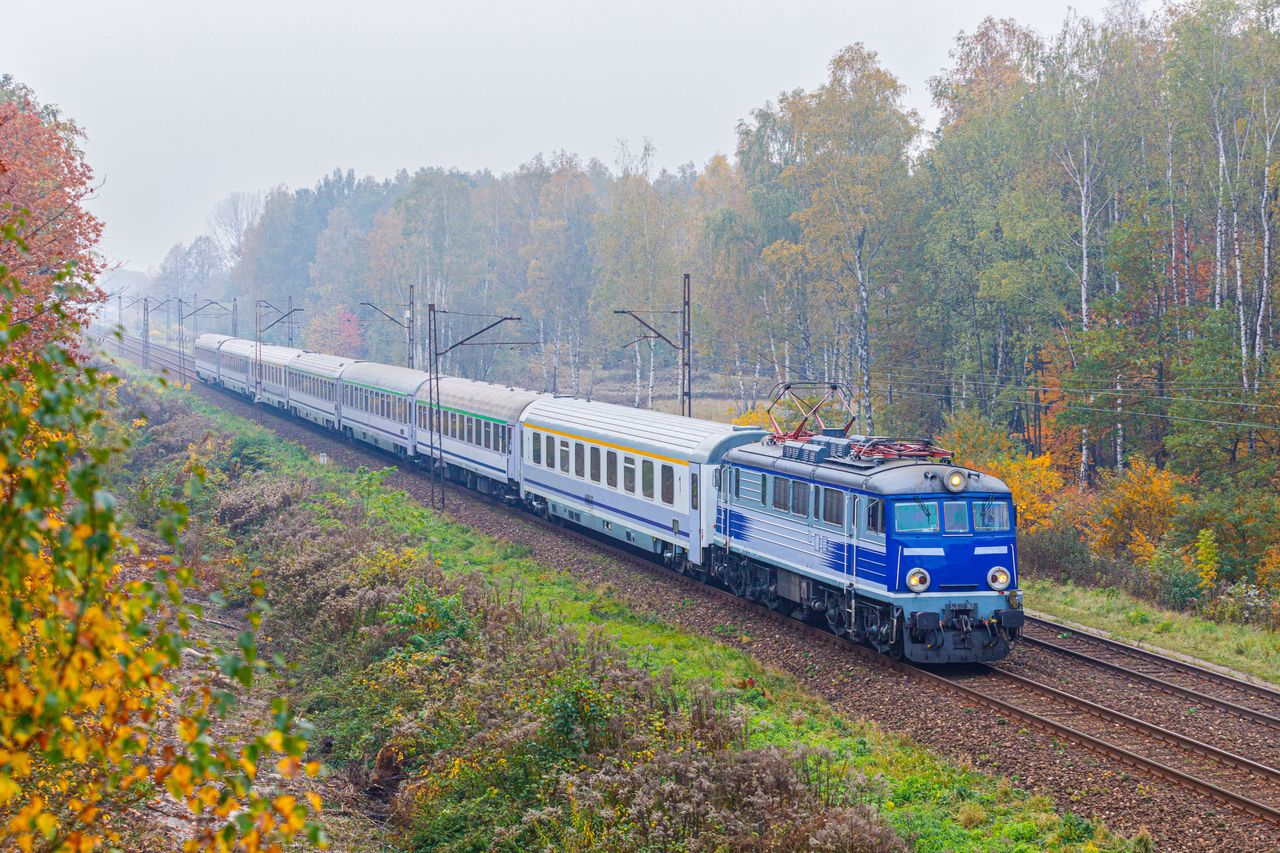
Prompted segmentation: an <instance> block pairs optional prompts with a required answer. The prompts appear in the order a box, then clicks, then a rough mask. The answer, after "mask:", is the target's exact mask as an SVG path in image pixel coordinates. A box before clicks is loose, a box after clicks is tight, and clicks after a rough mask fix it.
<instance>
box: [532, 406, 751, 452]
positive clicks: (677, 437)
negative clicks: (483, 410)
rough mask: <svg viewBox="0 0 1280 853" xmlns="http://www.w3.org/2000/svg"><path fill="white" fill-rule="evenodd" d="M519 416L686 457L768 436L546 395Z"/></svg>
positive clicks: (566, 432)
mask: <svg viewBox="0 0 1280 853" xmlns="http://www.w3.org/2000/svg"><path fill="white" fill-rule="evenodd" d="M520 421H521V423H523V424H525V425H526V426H529V427H533V428H534V429H538V428H543V429H548V430H554V431H556V432H558V433H561V434H564V435H568V436H574V437H582V438H589V439H596V440H599V441H602V442H607V443H611V444H616V445H620V446H622V447H623V448H625V449H634V450H638V451H641V452H642V453H645V454H647V455H651V456H660V457H666V458H673V459H679V460H684V461H688V462H707V461H708V460H710V459H713V458H714V459H718V458H719V456H720V454H721V453H723V452H724V451H725V450H727V449H728V448H730V447H734V446H736V445H739V444H743V443H745V442H751V441H758V440H759V439H760V438H761V436H763V435H764V432H763V431H761V430H757V429H749V430H743V429H737V428H735V427H733V426H732V425H730V424H722V423H717V422H716V421H704V420H702V419H701V418H684V417H680V416H679V415H669V414H667V413H665V412H655V411H651V410H648V409H633V408H631V407H630V406H618V405H615V404H613V403H594V402H591V401H589V400H579V399H577V398H574V397H548V396H545V395H543V396H541V397H539V399H537V400H535V401H533V402H532V403H530V404H529V407H528V408H527V409H525V411H524V415H523V416H522V417H521V419H520Z"/></svg>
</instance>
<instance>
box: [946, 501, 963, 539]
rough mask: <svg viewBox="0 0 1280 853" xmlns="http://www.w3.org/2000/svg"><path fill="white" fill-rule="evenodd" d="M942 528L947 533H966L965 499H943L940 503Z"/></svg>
mask: <svg viewBox="0 0 1280 853" xmlns="http://www.w3.org/2000/svg"><path fill="white" fill-rule="evenodd" d="M942 529H943V530H945V531H946V532H947V533H968V532H969V504H968V503H966V502H965V501H944V502H943V504H942Z"/></svg>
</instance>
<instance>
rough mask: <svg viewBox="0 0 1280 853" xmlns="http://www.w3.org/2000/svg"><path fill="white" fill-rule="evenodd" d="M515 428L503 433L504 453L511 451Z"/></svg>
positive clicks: (505, 430)
mask: <svg viewBox="0 0 1280 853" xmlns="http://www.w3.org/2000/svg"><path fill="white" fill-rule="evenodd" d="M512 429H513V427H511V426H508V427H506V428H505V429H503V431H502V451H503V452H504V453H506V452H507V451H509V450H511V437H512Z"/></svg>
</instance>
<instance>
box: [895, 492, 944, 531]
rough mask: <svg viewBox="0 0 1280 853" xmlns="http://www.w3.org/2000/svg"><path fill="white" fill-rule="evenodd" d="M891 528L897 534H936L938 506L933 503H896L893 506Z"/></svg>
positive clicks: (914, 501) (913, 501)
mask: <svg viewBox="0 0 1280 853" xmlns="http://www.w3.org/2000/svg"><path fill="white" fill-rule="evenodd" d="M893 528H894V530H896V531H898V532H899V533H937V532H938V505H937V504H936V503H934V502H933V501H920V500H910V501H898V502H896V503H895V504H894V505H893Z"/></svg>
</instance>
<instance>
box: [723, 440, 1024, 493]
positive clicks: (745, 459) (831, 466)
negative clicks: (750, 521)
mask: <svg viewBox="0 0 1280 853" xmlns="http://www.w3.org/2000/svg"><path fill="white" fill-rule="evenodd" d="M725 461H726V462H729V463H731V464H734V465H747V466H750V467H753V468H762V469H764V470H766V471H772V472H774V473H777V474H784V475H791V476H793V477H804V478H806V479H809V480H817V481H819V482H823V483H833V484H835V485H841V486H850V487H852V488H855V489H861V490H862V491H864V492H871V493H873V494H881V495H926V494H937V493H942V494H946V495H950V494H952V493H951V492H948V491H947V490H946V489H945V488H944V487H943V485H942V478H944V477H945V476H946V475H947V473H948V472H950V471H954V470H956V469H957V468H958V469H960V470H961V471H965V472H966V473H968V474H969V475H970V476H969V483H968V486H967V487H966V488H965V490H964V491H962V492H959V493H957V496H963V495H966V494H984V495H992V494H994V495H1007V494H1009V493H1010V492H1009V487H1008V486H1007V485H1005V482H1004V481H1003V480H1001V479H1000V478H999V477H994V476H992V475H990V474H984V473H981V472H979V471H974V470H973V469H972V468H966V467H964V466H963V465H947V464H942V463H939V462H937V461H936V460H924V459H887V460H883V461H880V462H879V464H877V463H876V461H874V460H857V461H853V460H845V459H827V460H825V461H823V462H819V463H817V464H813V463H809V462H801V461H800V460H797V459H785V458H783V452H782V446H781V445H778V444H765V443H763V442H759V441H757V442H756V443H754V444H747V445H743V446H741V447H737V448H734V449H733V450H731V451H729V452H728V453H726V454H725Z"/></svg>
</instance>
